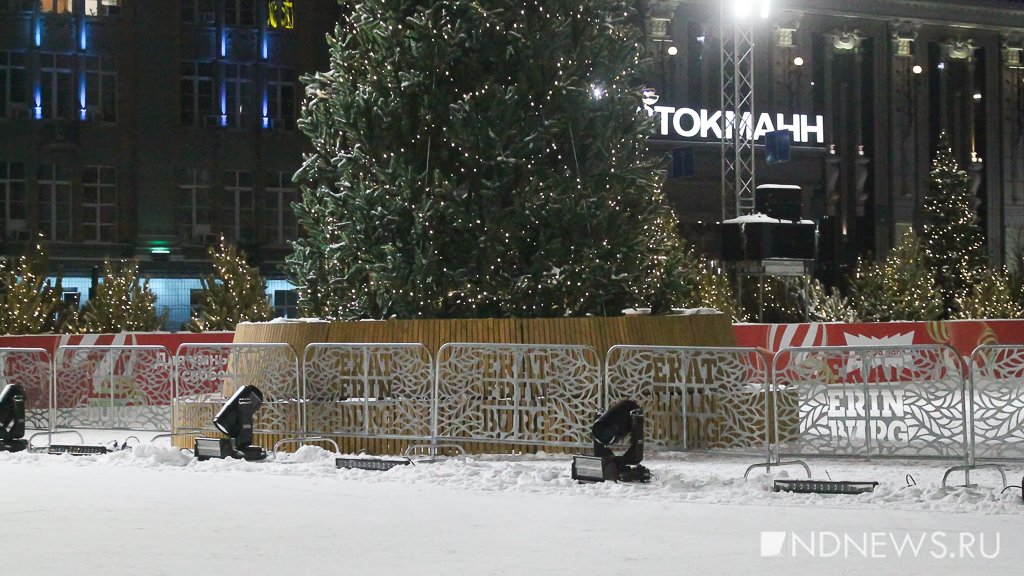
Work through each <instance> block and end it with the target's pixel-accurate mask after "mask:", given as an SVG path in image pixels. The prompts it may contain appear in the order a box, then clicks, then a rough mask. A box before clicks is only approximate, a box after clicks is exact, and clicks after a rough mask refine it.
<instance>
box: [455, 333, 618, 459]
mask: <svg viewBox="0 0 1024 576" xmlns="http://www.w3.org/2000/svg"><path fill="white" fill-rule="evenodd" d="M601 388H602V384H601V365H600V361H599V359H598V355H597V352H596V351H595V350H594V349H593V348H591V347H589V346H568V345H542V344H470V343H449V344H445V345H443V346H442V347H441V349H440V350H439V351H438V353H437V369H436V391H435V404H436V415H437V416H436V417H437V421H436V422H437V423H436V437H437V439H438V440H439V441H445V442H479V443H493V444H523V445H533V446H550V447H585V446H590V445H591V438H590V427H591V425H592V424H593V418H594V416H595V415H596V414H597V411H598V410H599V409H600V408H601V406H602V400H603V392H602V390H601Z"/></svg>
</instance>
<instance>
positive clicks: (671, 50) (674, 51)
mask: <svg viewBox="0 0 1024 576" xmlns="http://www.w3.org/2000/svg"><path fill="white" fill-rule="evenodd" d="M676 54H679V48H676V47H675V46H669V47H668V55H669V56H675V55H676Z"/></svg>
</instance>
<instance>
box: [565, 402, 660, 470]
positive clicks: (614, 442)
mask: <svg viewBox="0 0 1024 576" xmlns="http://www.w3.org/2000/svg"><path fill="white" fill-rule="evenodd" d="M591 432H592V434H593V437H594V456H593V457H589V456H576V457H574V458H573V462H572V478H573V480H579V481H581V482H603V481H605V480H617V481H619V482H647V481H649V480H650V479H651V471H650V470H648V469H647V468H645V467H644V466H642V465H641V464H640V462H641V461H643V459H644V413H643V410H641V409H640V405H639V404H637V403H636V402H633V401H632V400H623V401H621V402H619V403H618V404H616V405H614V406H612V407H611V408H610V409H609V410H608V411H607V412H605V413H604V414H601V416H600V417H599V418H598V419H597V421H596V422H594V427H593V428H592V429H591ZM623 442H625V444H624V446H625V451H623V453H622V454H621V455H617V454H616V453H615V450H616V449H620V448H619V447H620V446H621V445H623Z"/></svg>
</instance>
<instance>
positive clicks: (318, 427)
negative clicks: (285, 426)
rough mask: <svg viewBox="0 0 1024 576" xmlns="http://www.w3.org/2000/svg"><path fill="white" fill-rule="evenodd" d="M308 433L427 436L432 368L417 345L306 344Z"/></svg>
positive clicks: (430, 419)
mask: <svg viewBox="0 0 1024 576" xmlns="http://www.w3.org/2000/svg"><path fill="white" fill-rule="evenodd" d="M302 372H303V395H302V397H303V400H304V405H305V422H306V434H307V435H311V436H322V435H331V436H350V437H360V438H388V439H407V440H430V438H431V435H432V432H433V410H432V406H433V392H434V378H433V376H434V370H433V358H432V357H431V355H430V352H429V351H428V350H427V349H426V347H424V346H423V345H421V344H310V345H309V346H307V347H306V350H305V355H304V359H303V364H302Z"/></svg>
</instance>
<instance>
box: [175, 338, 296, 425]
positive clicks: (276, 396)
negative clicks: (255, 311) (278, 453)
mask: <svg viewBox="0 0 1024 576" xmlns="http://www.w3.org/2000/svg"><path fill="white" fill-rule="evenodd" d="M175 364H176V367H177V373H178V378H177V381H178V387H177V389H176V390H175V392H174V410H175V428H174V430H173V433H174V434H176V435H177V434H201V433H207V432H216V429H215V428H214V427H213V417H214V415H216V413H217V411H218V410H219V409H220V407H221V406H222V405H223V403H224V402H225V401H226V400H227V399H228V398H229V397H230V395H231V394H232V393H234V391H235V390H236V389H238V388H240V387H242V386H245V385H247V384H251V385H254V386H256V387H257V388H259V389H260V392H262V393H263V407H262V408H261V409H260V410H259V411H258V412H257V413H256V418H255V422H254V423H253V433H255V434H268V435H273V436H275V437H282V439H287V438H299V437H302V436H303V432H302V431H303V429H304V427H303V421H302V410H301V408H300V406H301V400H300V399H301V398H302V395H301V390H300V381H299V360H298V357H297V356H296V355H295V351H294V350H293V349H292V347H291V346H289V345H288V344H182V345H180V346H178V351H177V353H176V354H175Z"/></svg>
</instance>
